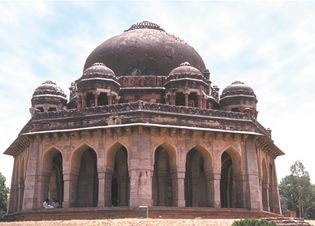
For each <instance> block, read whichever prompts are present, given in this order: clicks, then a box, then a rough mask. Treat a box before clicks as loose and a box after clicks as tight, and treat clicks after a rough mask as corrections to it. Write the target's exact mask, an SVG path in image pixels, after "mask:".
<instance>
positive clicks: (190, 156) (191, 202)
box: [184, 148, 209, 207]
mask: <svg viewBox="0 0 315 226" xmlns="http://www.w3.org/2000/svg"><path fill="white" fill-rule="evenodd" d="M207 190H208V189H207V180H206V170H205V160H204V157H203V156H202V154H201V153H200V152H199V151H198V150H197V149H196V148H193V149H192V150H190V151H189V152H188V153H187V157H186V171H185V189H184V192H185V201H186V207H191V206H194V207H195V206H196V207H197V206H209V201H208V194H207Z"/></svg>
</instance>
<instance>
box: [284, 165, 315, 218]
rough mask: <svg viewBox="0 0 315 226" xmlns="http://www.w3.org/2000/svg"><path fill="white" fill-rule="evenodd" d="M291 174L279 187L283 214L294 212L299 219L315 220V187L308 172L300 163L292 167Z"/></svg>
mask: <svg viewBox="0 0 315 226" xmlns="http://www.w3.org/2000/svg"><path fill="white" fill-rule="evenodd" d="M290 172H291V174H290V175H289V176H286V177H285V178H283V179H282V180H281V182H280V185H279V193H280V198H281V206H282V211H283V213H286V212H287V211H289V210H293V211H296V213H297V216H298V217H303V218H315V211H314V210H315V187H314V185H312V184H311V183H310V177H309V174H308V172H307V171H306V170H305V167H304V165H303V164H302V163H301V162H299V161H296V162H295V163H294V164H293V165H292V166H291V167H290Z"/></svg>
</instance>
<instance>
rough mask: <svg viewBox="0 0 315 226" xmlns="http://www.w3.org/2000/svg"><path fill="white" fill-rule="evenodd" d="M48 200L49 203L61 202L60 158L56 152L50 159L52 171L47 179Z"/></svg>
mask: <svg viewBox="0 0 315 226" xmlns="http://www.w3.org/2000/svg"><path fill="white" fill-rule="evenodd" d="M48 198H49V199H50V200H51V201H55V200H57V201H58V203H60V204H61V203H62V202H63V174H62V156H61V153H60V152H57V153H56V154H54V155H53V157H52V171H51V174H50V178H49V188H48Z"/></svg>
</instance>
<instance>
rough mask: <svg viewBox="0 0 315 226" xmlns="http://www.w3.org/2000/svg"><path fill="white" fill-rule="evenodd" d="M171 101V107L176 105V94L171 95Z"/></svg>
mask: <svg viewBox="0 0 315 226" xmlns="http://www.w3.org/2000/svg"><path fill="white" fill-rule="evenodd" d="M170 101H171V105H176V94H175V93H172V94H170Z"/></svg>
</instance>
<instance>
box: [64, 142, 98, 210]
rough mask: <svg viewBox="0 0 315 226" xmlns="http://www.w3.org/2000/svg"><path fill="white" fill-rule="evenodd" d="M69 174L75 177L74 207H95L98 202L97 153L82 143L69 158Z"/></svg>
mask: <svg viewBox="0 0 315 226" xmlns="http://www.w3.org/2000/svg"><path fill="white" fill-rule="evenodd" d="M70 168H71V172H72V173H73V174H74V175H75V177H74V179H73V184H74V185H76V186H75V191H73V192H74V193H75V195H74V203H73V204H72V205H73V206H74V207H96V206H97V202H98V173H97V152H96V151H95V149H94V148H93V147H92V146H90V145H88V144H86V143H84V144H81V145H80V146H79V147H78V148H77V149H76V150H75V151H74V152H73V153H72V156H71V162H70Z"/></svg>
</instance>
